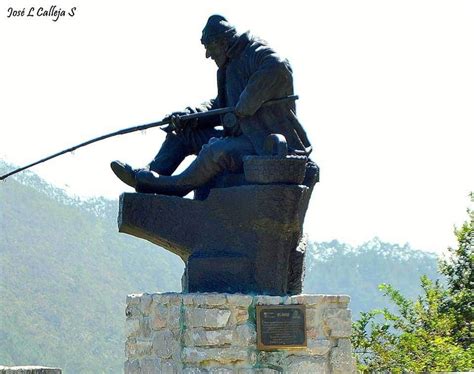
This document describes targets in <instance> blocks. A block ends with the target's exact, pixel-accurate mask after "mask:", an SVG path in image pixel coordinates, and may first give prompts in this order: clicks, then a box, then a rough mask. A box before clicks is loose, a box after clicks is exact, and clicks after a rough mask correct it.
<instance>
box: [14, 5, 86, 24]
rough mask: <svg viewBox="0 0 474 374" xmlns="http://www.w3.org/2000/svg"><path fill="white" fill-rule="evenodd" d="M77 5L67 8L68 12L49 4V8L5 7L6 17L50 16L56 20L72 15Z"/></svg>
mask: <svg viewBox="0 0 474 374" xmlns="http://www.w3.org/2000/svg"><path fill="white" fill-rule="evenodd" d="M76 9H77V7H73V8H71V9H69V11H68V12H66V10H64V9H62V8H58V7H57V6H56V5H51V6H50V7H49V9H46V8H43V7H39V8H35V7H30V8H29V9H28V11H27V10H26V8H21V9H14V8H12V7H10V8H8V9H7V18H11V17H12V18H13V17H49V18H52V20H53V22H56V21H57V20H58V19H59V18H61V17H65V16H66V15H68V16H69V17H74V15H75V12H76Z"/></svg>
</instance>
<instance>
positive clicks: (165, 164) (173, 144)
mask: <svg viewBox="0 0 474 374" xmlns="http://www.w3.org/2000/svg"><path fill="white" fill-rule="evenodd" d="M221 136H223V131H222V130H216V129H214V128H213V127H208V128H200V129H193V128H189V127H188V128H184V129H183V131H180V132H179V133H177V134H175V133H169V134H168V135H167V136H166V139H165V141H164V142H163V144H162V145H161V148H160V150H159V152H158V154H157V155H156V156H155V158H154V159H153V161H151V162H150V163H149V164H148V167H147V169H149V170H151V171H154V172H156V173H158V174H160V175H171V174H173V173H174V171H175V170H176V169H177V167H178V166H179V165H180V164H181V162H182V161H183V160H184V159H185V158H186V157H187V156H189V155H197V154H198V153H199V151H200V150H201V148H202V146H203V145H204V144H206V143H207V142H209V139H211V138H219V137H221Z"/></svg>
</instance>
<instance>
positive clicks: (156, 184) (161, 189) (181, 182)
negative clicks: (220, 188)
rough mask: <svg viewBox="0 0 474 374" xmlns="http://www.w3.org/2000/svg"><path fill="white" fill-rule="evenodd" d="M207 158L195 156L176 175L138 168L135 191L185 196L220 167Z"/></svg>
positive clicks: (210, 177)
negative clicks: (160, 173) (184, 168)
mask: <svg viewBox="0 0 474 374" xmlns="http://www.w3.org/2000/svg"><path fill="white" fill-rule="evenodd" d="M209 161H210V160H208V159H207V158H204V157H197V158H196V159H195V160H194V161H193V162H192V163H191V165H189V167H188V168H187V169H186V170H184V171H183V172H182V173H181V174H178V175H172V176H167V175H159V174H157V173H155V172H154V171H146V170H140V171H139V172H137V173H136V177H135V179H136V182H137V186H136V190H137V192H145V193H156V194H161V195H173V196H181V197H183V196H185V195H187V194H188V193H189V192H191V191H192V190H194V189H196V188H197V187H200V186H202V185H204V184H206V183H207V182H209V181H210V180H211V179H212V178H214V177H215V176H216V175H217V174H219V172H221V171H222V168H221V167H220V165H219V164H217V163H215V162H209Z"/></svg>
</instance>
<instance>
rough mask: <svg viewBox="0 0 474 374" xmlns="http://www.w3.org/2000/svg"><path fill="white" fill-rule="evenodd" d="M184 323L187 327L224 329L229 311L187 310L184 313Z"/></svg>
mask: <svg viewBox="0 0 474 374" xmlns="http://www.w3.org/2000/svg"><path fill="white" fill-rule="evenodd" d="M184 315H185V320H184V323H185V325H186V326H187V327H205V328H224V327H226V325H227V322H228V321H229V318H230V315H231V311H230V310H224V309H205V308H189V309H186V311H185V314H184Z"/></svg>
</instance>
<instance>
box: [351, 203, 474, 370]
mask: <svg viewBox="0 0 474 374" xmlns="http://www.w3.org/2000/svg"><path fill="white" fill-rule="evenodd" d="M471 201H474V199H473V194H471ZM468 215H469V221H468V222H465V223H464V224H463V225H462V227H461V228H459V229H457V230H455V234H456V236H457V240H458V247H457V248H455V249H452V248H449V252H450V254H451V256H450V258H449V259H448V260H442V261H440V263H439V268H440V272H441V274H443V275H444V276H445V277H446V286H444V285H443V284H442V283H441V282H440V281H439V280H437V281H434V282H433V281H432V280H430V279H429V278H428V277H426V276H422V277H421V287H422V294H421V295H420V296H419V297H418V299H417V300H416V301H411V300H409V299H407V298H406V297H404V296H403V295H402V294H401V293H400V292H399V291H397V290H396V289H394V288H393V287H392V286H390V285H387V284H382V285H381V286H380V289H381V290H382V291H383V293H384V296H388V297H389V298H390V300H391V301H392V302H393V303H394V304H395V306H396V309H397V311H398V313H395V312H390V311H389V310H388V309H383V310H372V311H370V312H365V313H361V318H360V319H359V320H358V321H356V322H355V323H354V325H353V331H354V332H353V337H352V342H353V345H354V348H355V351H356V355H357V359H358V366H359V369H360V370H362V371H369V372H373V371H377V372H380V371H390V372H407V371H408V372H427V371H429V372H431V371H466V370H472V369H473V368H474V347H473V345H472V342H473V298H474V297H473V292H472V290H473V265H474V261H473V260H474V253H473V249H474V241H473V238H474V215H473V211H472V210H469V209H468Z"/></svg>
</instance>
